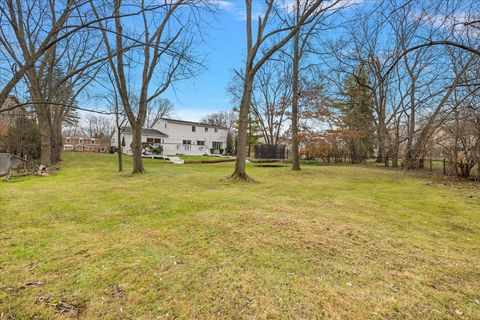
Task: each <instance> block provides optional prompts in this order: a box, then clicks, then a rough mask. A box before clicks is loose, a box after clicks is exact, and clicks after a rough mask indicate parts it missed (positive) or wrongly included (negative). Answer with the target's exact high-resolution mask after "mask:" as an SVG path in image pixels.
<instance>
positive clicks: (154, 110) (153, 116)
mask: <svg viewBox="0 0 480 320" xmlns="http://www.w3.org/2000/svg"><path fill="white" fill-rule="evenodd" d="M174 109H175V107H174V105H173V103H172V102H171V101H170V100H168V99H161V98H157V99H155V100H153V101H152V103H150V104H149V105H148V106H147V117H146V120H145V123H146V127H147V128H153V126H154V125H155V124H156V123H157V122H158V120H160V119H161V118H166V117H170V116H171V115H172V113H173V112H174Z"/></svg>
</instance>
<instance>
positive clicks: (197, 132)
mask: <svg viewBox="0 0 480 320" xmlns="http://www.w3.org/2000/svg"><path fill="white" fill-rule="evenodd" d="M116 137H117V134H116V133H115V134H114V138H113V139H112V146H115V147H118V142H117V141H116ZM142 142H147V143H152V144H154V145H161V146H162V147H163V155H175V154H188V155H204V154H222V153H224V152H225V148H226V146H227V128H225V127H220V126H213V125H209V124H206V123H199V122H191V121H184V120H174V119H164V118H162V119H160V120H159V121H157V123H156V124H155V125H154V126H153V127H152V128H151V129H143V130H142ZM131 143H132V129H131V128H130V127H126V128H124V129H123V132H122V134H121V141H120V145H121V146H122V148H123V149H122V150H123V153H126V154H132V149H131V147H130V144H131Z"/></svg>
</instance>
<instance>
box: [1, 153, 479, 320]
mask: <svg viewBox="0 0 480 320" xmlns="http://www.w3.org/2000/svg"><path fill="white" fill-rule="evenodd" d="M130 161H131V159H130V158H126V159H125V166H126V168H127V171H129V170H130V168H131V162H130ZM115 165H116V158H115V156H113V155H102V154H80V153H67V154H65V155H64V161H63V162H62V163H61V164H60V170H59V171H58V172H57V173H55V174H53V175H50V176H47V177H22V178H15V179H13V180H11V181H9V182H0V319H33V318H34V319H65V318H80V319H213V318H218V319H323V318H324V319H385V318H387V319H449V318H452V319H454V318H458V319H479V318H480V187H479V185H478V184H475V183H473V182H456V181H448V180H443V179H433V178H425V177H415V176H412V175H403V174H402V173H400V172H398V171H391V170H385V169H381V168H371V167H364V166H362V165H358V166H354V165H351V166H304V167H303V170H302V171H300V172H292V171H291V170H290V169H289V168H288V167H276V168H275V167H254V166H252V165H249V166H248V168H247V169H248V172H249V174H250V175H251V176H252V177H254V178H255V179H256V180H257V183H244V182H228V181H225V180H222V178H224V177H226V176H228V175H229V174H230V173H231V172H232V170H233V163H218V164H216V163H215V164H191V165H172V164H168V163H166V162H163V161H157V160H151V159H145V168H146V170H147V172H146V173H145V174H144V175H134V176H132V175H130V174H129V172H126V173H118V172H116V171H115Z"/></svg>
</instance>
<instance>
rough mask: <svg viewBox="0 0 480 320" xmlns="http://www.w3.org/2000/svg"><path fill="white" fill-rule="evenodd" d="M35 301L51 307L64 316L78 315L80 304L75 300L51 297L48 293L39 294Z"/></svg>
mask: <svg viewBox="0 0 480 320" xmlns="http://www.w3.org/2000/svg"><path fill="white" fill-rule="evenodd" d="M36 303H43V304H46V305H49V306H50V307H52V308H53V311H54V312H55V313H57V314H60V315H63V316H66V317H78V316H79V315H80V310H81V305H80V303H76V302H67V301H65V300H61V299H55V298H52V297H51V296H50V295H40V296H38V297H37V300H36Z"/></svg>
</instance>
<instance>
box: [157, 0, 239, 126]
mask: <svg viewBox="0 0 480 320" xmlns="http://www.w3.org/2000/svg"><path fill="white" fill-rule="evenodd" d="M242 14H243V15H244V7H243V1H240V0H238V1H231V2H230V5H229V7H228V8H226V9H223V10H220V11H219V12H218V16H217V20H216V21H215V23H214V25H212V28H209V29H208V33H209V36H208V38H207V39H206V42H205V44H203V45H202V47H201V48H199V50H198V51H199V52H201V53H204V54H205V53H207V54H208V57H207V62H206V67H207V69H206V70H205V72H203V73H202V74H200V76H198V77H196V78H194V79H190V80H184V81H182V82H180V83H177V84H176V85H175V90H172V89H171V90H169V91H168V92H167V93H166V95H165V97H167V98H168V99H170V100H171V101H172V102H173V103H174V104H175V117H177V118H181V119H184V120H192V121H198V120H200V118H202V117H203V116H204V115H206V114H208V113H212V112H216V111H221V110H227V109H231V108H232V104H231V103H230V97H229V95H228V94H227V92H226V90H227V86H228V83H229V81H230V80H231V78H232V76H233V70H234V69H237V68H240V67H242V66H243V64H244V57H245V20H244V19H243V15H242Z"/></svg>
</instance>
